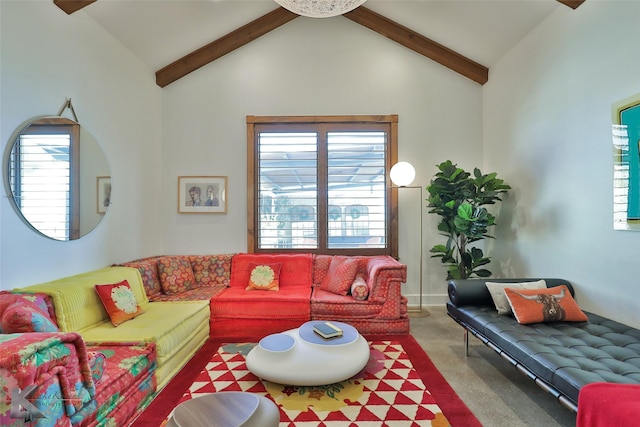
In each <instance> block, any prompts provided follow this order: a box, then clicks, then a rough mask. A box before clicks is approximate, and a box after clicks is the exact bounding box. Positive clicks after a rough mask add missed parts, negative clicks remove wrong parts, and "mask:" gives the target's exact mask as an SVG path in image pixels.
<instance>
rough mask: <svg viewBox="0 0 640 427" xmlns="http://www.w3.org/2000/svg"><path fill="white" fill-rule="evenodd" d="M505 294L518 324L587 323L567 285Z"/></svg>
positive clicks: (586, 318) (507, 289)
mask: <svg viewBox="0 0 640 427" xmlns="http://www.w3.org/2000/svg"><path fill="white" fill-rule="evenodd" d="M504 293H505V294H506V296H507V300H508V301H509V305H511V309H512V310H513V314H514V315H515V316H516V320H517V321H518V323H522V324H527V323H540V322H586V321H588V320H589V318H588V317H587V315H586V314H584V313H583V312H582V310H580V307H578V304H577V303H576V301H575V300H574V299H573V297H572V296H571V292H569V288H567V287H566V286H565V285H560V286H556V287H553V288H548V289H509V288H506V289H505V290H504Z"/></svg>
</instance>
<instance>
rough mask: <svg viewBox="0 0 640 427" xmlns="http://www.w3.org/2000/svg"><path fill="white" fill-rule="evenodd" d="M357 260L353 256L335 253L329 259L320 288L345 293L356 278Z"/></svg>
mask: <svg viewBox="0 0 640 427" xmlns="http://www.w3.org/2000/svg"><path fill="white" fill-rule="evenodd" d="M358 265H359V261H358V259H357V258H354V257H347V256H339V255H336V256H334V257H333V259H332V260H331V264H330V265H329V270H328V271H327V275H326V276H325V277H324V279H323V280H322V283H321V284H320V288H321V289H324V290H325V291H329V292H333V293H334V294H338V295H347V294H348V293H349V290H350V289H351V284H352V283H353V280H354V279H355V278H356V273H357V272H358Z"/></svg>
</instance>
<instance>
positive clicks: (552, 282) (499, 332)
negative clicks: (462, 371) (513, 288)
mask: <svg viewBox="0 0 640 427" xmlns="http://www.w3.org/2000/svg"><path fill="white" fill-rule="evenodd" d="M535 280H540V278H525V279H467V280H451V281H449V284H448V293H449V302H448V303H447V314H448V315H449V316H450V317H451V318H452V319H453V320H455V321H456V322H457V323H458V324H460V325H461V326H462V327H463V328H464V329H465V334H464V339H465V352H466V353H467V354H468V350H469V334H468V333H469V332H471V333H472V334H473V335H474V336H476V337H477V338H478V339H480V340H481V341H482V342H483V343H484V344H486V345H487V346H489V347H490V348H492V349H494V350H495V351H496V352H497V353H498V354H500V355H501V356H502V357H503V358H504V359H506V360H507V361H509V362H510V363H511V364H513V365H514V366H515V367H516V369H518V370H519V371H520V372H522V373H523V374H525V375H527V376H528V377H529V378H531V379H532V380H533V381H535V383H536V384H538V385H539V386H540V387H541V388H543V389H544V390H546V391H548V392H549V393H551V394H552V395H553V396H555V397H556V398H557V399H558V400H559V401H560V402H561V403H562V404H563V405H565V406H566V407H567V408H569V409H571V410H572V411H574V412H577V408H578V394H579V393H580V389H581V388H582V386H584V385H585V384H588V383H593V382H611V383H623V384H640V330H638V329H635V328H632V327H630V326H626V325H623V324H621V323H618V322H615V321H613V320H610V319H607V318H605V317H602V316H599V315H596V314H593V313H589V312H586V311H585V314H587V316H588V317H589V321H588V322H548V323H534V324H529V325H521V324H519V323H518V322H517V321H516V319H515V318H514V317H513V315H511V316H505V315H499V314H498V312H497V310H496V308H495V306H494V304H493V300H492V299H491V294H490V293H489V291H488V289H487V287H486V285H485V282H488V281H490V282H527V281H535ZM544 280H545V281H546V283H547V287H553V286H558V285H567V287H568V288H569V290H570V291H571V294H572V295H573V294H574V290H573V286H572V285H571V283H569V282H568V281H567V280H563V279H546V278H545V279H544Z"/></svg>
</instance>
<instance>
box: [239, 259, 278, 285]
mask: <svg viewBox="0 0 640 427" xmlns="http://www.w3.org/2000/svg"><path fill="white" fill-rule="evenodd" d="M281 268H282V264H280V263H276V264H254V263H249V271H250V272H251V273H250V274H249V284H248V285H247V288H246V290H247V291H251V290H257V291H278V290H280V269H281Z"/></svg>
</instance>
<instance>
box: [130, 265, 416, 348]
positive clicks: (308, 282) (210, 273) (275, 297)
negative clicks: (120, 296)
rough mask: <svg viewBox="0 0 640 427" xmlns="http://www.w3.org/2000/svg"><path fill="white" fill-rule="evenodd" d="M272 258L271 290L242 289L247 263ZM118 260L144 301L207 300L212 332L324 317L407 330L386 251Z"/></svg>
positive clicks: (252, 331) (396, 269) (278, 327)
mask: <svg viewBox="0 0 640 427" xmlns="http://www.w3.org/2000/svg"><path fill="white" fill-rule="evenodd" d="M275 264H278V265H279V270H278V273H279V288H278V291H277V292H265V291H256V290H255V289H253V290H248V289H247V285H248V283H249V280H250V278H251V273H252V270H251V269H252V268H254V267H255V266H259V265H275ZM120 265H122V266H127V267H135V268H137V269H138V270H139V271H140V274H141V276H142V280H143V283H144V287H145V291H146V293H147V296H148V298H149V300H150V301H184V300H189V301H195V300H208V301H209V302H210V311H211V317H210V326H209V329H210V334H211V336H216V337H246V336H263V335H266V334H269V333H274V332H281V331H283V330H286V329H290V328H294V327H298V326H300V325H301V324H302V323H304V322H305V321H308V320H325V319H326V320H329V319H331V320H336V321H341V322H346V323H350V324H351V325H353V326H354V327H356V328H357V329H358V330H359V331H360V333H362V334H403V333H408V332H409V318H408V315H407V299H406V298H405V297H404V296H403V295H402V292H401V285H402V283H403V282H404V281H405V280H406V265H404V264H401V263H399V262H398V261H396V260H395V259H393V258H391V257H389V256H338V255H334V256H332V255H315V254H310V253H306V254H292V253H287V254H246V253H236V254H222V255H164V256H154V257H148V258H143V259H138V260H134V261H129V262H125V263H122V264H120Z"/></svg>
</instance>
